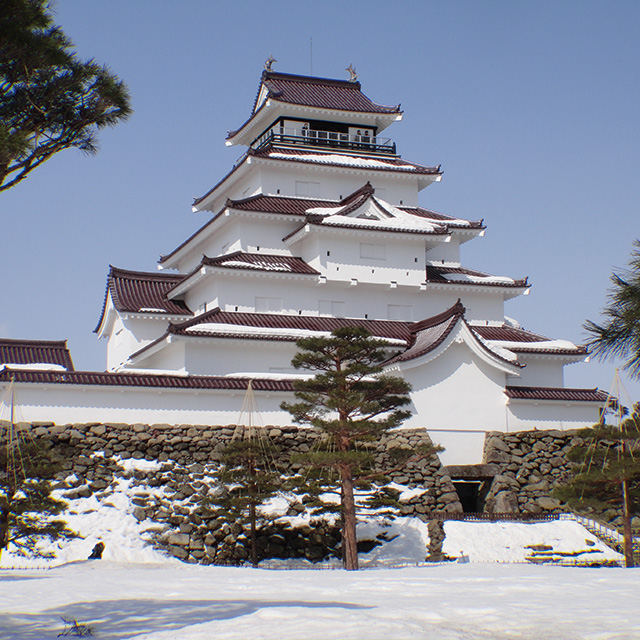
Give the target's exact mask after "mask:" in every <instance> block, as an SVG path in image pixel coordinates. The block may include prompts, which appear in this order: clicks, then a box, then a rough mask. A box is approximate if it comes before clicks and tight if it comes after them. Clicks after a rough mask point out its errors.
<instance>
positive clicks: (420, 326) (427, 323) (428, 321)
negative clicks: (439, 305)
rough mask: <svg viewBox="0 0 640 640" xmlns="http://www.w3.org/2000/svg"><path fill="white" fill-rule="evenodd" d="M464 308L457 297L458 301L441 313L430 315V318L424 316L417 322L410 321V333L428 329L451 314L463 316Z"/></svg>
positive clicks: (440, 322)
mask: <svg viewBox="0 0 640 640" xmlns="http://www.w3.org/2000/svg"><path fill="white" fill-rule="evenodd" d="M465 311H466V309H465V307H464V305H463V304H462V300H461V299H460V298H458V301H457V302H456V303H455V304H454V305H453V306H451V307H449V308H448V309H446V310H445V311H443V312H442V313H439V314H438V315H435V316H431V317H430V318H425V319H424V320H418V321H417V322H414V323H412V325H411V329H410V330H411V333H413V334H415V333H418V332H419V331H423V330H424V329H429V328H430V327H435V326H436V325H439V324H442V323H443V322H445V321H446V320H449V318H451V317H453V316H463V315H464V313H465Z"/></svg>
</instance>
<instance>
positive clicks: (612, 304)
mask: <svg viewBox="0 0 640 640" xmlns="http://www.w3.org/2000/svg"><path fill="white" fill-rule="evenodd" d="M633 246H634V249H633V251H632V252H631V259H630V260H629V268H628V269H626V270H624V271H622V272H621V273H620V274H616V273H614V274H613V275H612V276H611V282H612V283H613V287H612V288H611V290H610V291H609V296H608V304H607V306H606V307H605V309H604V316H605V321H604V322H603V323H602V324H597V323H595V322H592V321H591V320H588V321H587V322H586V323H585V325H584V328H585V329H586V330H587V331H588V332H589V333H590V334H591V338H590V340H589V341H588V343H587V344H588V345H589V347H590V348H591V350H592V352H593V353H594V354H595V355H596V356H598V357H600V358H603V359H605V358H617V357H620V358H626V363H625V367H624V368H625V369H626V370H627V371H628V372H629V375H630V376H631V377H632V378H636V379H637V378H639V377H640V241H639V240H636V241H635V242H634V245H633Z"/></svg>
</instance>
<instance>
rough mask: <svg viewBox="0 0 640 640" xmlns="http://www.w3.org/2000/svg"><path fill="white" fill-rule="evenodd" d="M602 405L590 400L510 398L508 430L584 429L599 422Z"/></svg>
mask: <svg viewBox="0 0 640 640" xmlns="http://www.w3.org/2000/svg"><path fill="white" fill-rule="evenodd" d="M600 406H601V405H597V404H595V403H589V402H571V403H569V402H550V401H545V402H537V403H536V402H525V401H522V400H510V401H509V404H508V405H507V425H508V430H509V431H526V430H530V429H560V430H561V431H566V430H567V429H584V428H585V427H591V426H593V425H594V424H596V423H597V422H598V419H599V417H600Z"/></svg>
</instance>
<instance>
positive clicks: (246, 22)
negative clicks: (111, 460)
mask: <svg viewBox="0 0 640 640" xmlns="http://www.w3.org/2000/svg"><path fill="white" fill-rule="evenodd" d="M55 12H56V19H57V22H58V23H59V24H61V25H62V27H63V29H64V31H65V32H66V33H67V35H68V36H69V37H70V38H71V39H72V40H73V42H74V43H75V45H76V49H77V51H78V53H79V55H80V56H81V57H83V58H90V57H93V58H95V59H96V60H97V61H99V62H102V63H106V64H107V65H109V67H110V68H111V69H112V70H113V71H114V72H115V73H116V74H117V75H118V76H120V77H121V78H122V79H123V80H124V81H125V82H126V83H127V84H128V86H129V89H130V92H131V95H132V102H133V107H134V109H135V114H134V115H133V116H132V117H131V119H130V120H129V121H128V122H126V123H124V124H120V125H118V126H117V127H115V128H113V129H110V130H108V131H104V132H102V133H101V135H100V147H101V150H100V153H99V154H98V155H97V156H95V157H86V156H84V155H83V154H82V153H81V152H79V151H75V150H69V151H65V152H62V153H60V154H58V155H57V156H55V157H54V158H53V159H52V160H50V161H49V162H47V163H46V164H45V165H43V167H41V168H40V169H38V170H36V171H35V172H34V173H33V174H32V175H31V177H29V178H28V179H27V180H25V181H24V182H23V183H22V184H21V185H19V186H18V187H16V188H14V189H11V190H9V191H8V192H5V193H2V194H0V220H1V222H2V239H3V241H2V243H1V246H2V254H3V260H2V261H1V262H0V292H1V295H0V335H2V336H4V337H15V338H39V339H62V338H68V340H69V346H70V348H71V351H72V356H73V358H74V362H75V364H76V368H78V369H98V370H102V369H104V368H105V366H106V355H105V353H106V348H105V343H104V342H100V341H98V340H97V338H96V336H95V334H93V333H92V330H93V328H94V327H95V325H96V323H97V321H98V318H99V314H100V310H101V306H102V301H103V297H104V288H105V282H106V275H107V271H108V266H109V264H113V265H116V266H119V267H123V268H129V269H140V270H154V269H155V268H156V262H157V260H158V257H159V255H160V254H161V253H167V252H169V251H171V250H172V249H173V248H175V247H176V246H177V245H178V244H179V243H180V242H181V241H182V240H183V239H184V238H186V237H187V235H188V234H190V233H191V232H193V231H194V230H195V229H196V228H197V227H199V226H200V225H201V224H203V223H204V222H205V221H206V218H204V217H202V216H203V214H193V213H192V212H191V208H190V205H191V202H192V198H193V197H194V196H199V195H202V194H203V193H205V192H206V191H207V190H208V189H209V188H210V187H211V186H213V184H215V183H216V182H217V181H218V179H219V178H220V177H221V176H222V175H224V174H225V173H226V172H227V171H228V170H229V169H230V168H231V166H232V164H233V162H234V161H235V159H236V158H237V157H238V156H239V155H240V154H241V153H242V149H240V148H237V147H232V148H227V147H225V146H224V138H225V135H226V131H227V130H228V129H234V128H236V127H237V126H238V125H239V124H241V123H242V122H243V121H244V120H245V119H246V117H247V116H248V114H249V111H250V108H251V106H252V103H253V100H254V97H255V93H256V90H257V86H258V81H259V77H260V73H261V71H262V65H263V63H264V61H265V59H266V58H267V57H268V56H269V54H273V55H274V56H275V58H276V59H277V60H278V63H277V64H276V65H274V68H275V69H276V70H279V71H283V72H289V73H300V74H309V73H310V72H311V71H312V72H313V74H314V75H317V76H324V77H337V78H345V79H346V78H348V74H347V72H346V71H345V70H344V69H345V68H346V67H347V66H348V65H349V64H350V63H352V64H353V65H354V66H355V67H356V69H357V72H358V74H359V80H360V81H361V82H362V86H363V90H364V92H365V93H366V94H367V95H368V96H369V97H370V98H372V99H373V100H375V101H377V102H381V103H384V104H396V103H398V102H400V103H402V108H403V110H404V113H405V115H404V120H403V122H401V123H398V124H395V125H393V126H392V127H391V128H389V129H388V130H387V131H388V135H389V136H390V137H392V138H393V139H394V140H395V142H396V143H397V145H398V151H399V153H401V155H402V156H403V157H404V158H406V159H408V160H412V161H416V162H421V163H424V164H428V165H437V164H442V167H443V169H444V171H445V174H444V178H443V181H442V183H440V184H435V185H432V186H431V187H429V188H427V189H426V190H424V191H423V192H422V194H421V204H422V205H424V206H427V207H430V208H433V209H436V210H439V211H442V212H444V213H448V214H451V215H454V216H459V217H464V218H469V219H479V218H484V219H485V222H486V224H487V225H488V229H487V233H486V236H485V237H484V238H481V239H477V240H475V241H473V242H471V243H468V244H466V245H464V247H463V263H464V265H465V266H468V267H473V268H478V269H483V270H486V271H489V272H492V273H497V274H501V275H509V276H514V277H523V276H525V275H528V276H529V278H530V281H531V282H532V284H533V287H532V290H531V294H530V295H529V296H526V297H521V298H520V299H517V300H514V301H511V302H509V303H507V308H506V310H507V314H508V315H509V316H511V317H514V318H516V319H518V320H519V321H520V322H521V324H522V325H523V326H524V327H525V328H527V329H530V330H532V331H536V332H539V333H542V334H544V335H547V336H550V337H554V338H566V339H570V340H573V341H575V342H578V343H580V342H582V341H584V339H585V335H584V333H583V330H582V324H583V322H584V321H585V319H587V318H589V319H597V318H598V317H599V313H600V310H601V308H602V306H603V305H604V303H605V296H606V291H607V288H608V285H609V276H610V274H611V271H612V269H615V268H622V267H624V266H625V264H626V261H627V258H628V255H629V252H630V250H631V246H632V242H633V240H634V238H637V237H640V224H639V222H640V216H639V215H638V202H639V200H640V198H639V195H640V193H639V192H640V182H639V178H638V176H639V169H640V158H639V154H640V139H639V138H640V119H639V117H638V116H639V113H640V108H639V107H640V105H639V103H640V82H639V80H640V78H639V74H640V71H639V69H640V66H639V64H638V63H639V61H640V4H639V3H637V2H611V3H608V4H607V5H606V7H605V6H604V5H603V4H602V3H601V2H590V1H588V0H583V1H579V2H578V1H565V2H557V1H555V2H547V1H545V0H538V1H537V2H507V1H491V0H488V1H487V0H485V1H484V2H478V1H477V0H469V1H458V2H457V1H455V0H454V1H450V2H431V1H428V0H425V1H423V2H397V3H392V2H389V1H388V0H386V1H379V0H369V1H367V2H358V1H348V2H344V1H342V2H335V1H325V2H321V1H319V0H317V1H316V2H301V1H297V2H284V1H280V0H270V1H269V2H258V1H255V0H254V1H246V2H243V1H237V2H224V3H223V2H216V1H214V0H183V1H181V2H178V1H176V0H174V1H172V2H170V1H168V0H153V1H151V0H136V2H131V1H130V0H109V2H106V1H98V0H58V2H57V3H56V5H55ZM311 40H312V41H313V47H312V51H313V55H312V56H311ZM612 376H613V365H609V364H607V365H600V364H589V365H571V366H569V367H567V368H566V369H565V379H566V384H567V386H584V387H594V386H599V387H600V388H603V389H605V390H608V388H609V386H610V384H611V380H612ZM626 384H627V387H628V389H629V390H630V392H631V393H632V396H633V398H634V399H636V400H637V399H640V384H638V383H632V382H629V381H626Z"/></svg>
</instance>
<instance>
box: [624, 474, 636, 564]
mask: <svg viewBox="0 0 640 640" xmlns="http://www.w3.org/2000/svg"><path fill="white" fill-rule="evenodd" d="M622 527H623V534H624V565H625V567H627V569H630V568H632V567H633V566H634V561H633V534H632V531H631V509H630V507H629V481H628V480H627V479H626V478H625V479H624V480H623V481H622Z"/></svg>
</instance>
